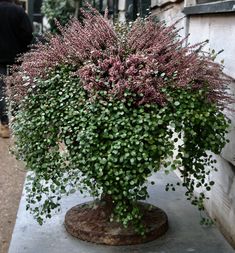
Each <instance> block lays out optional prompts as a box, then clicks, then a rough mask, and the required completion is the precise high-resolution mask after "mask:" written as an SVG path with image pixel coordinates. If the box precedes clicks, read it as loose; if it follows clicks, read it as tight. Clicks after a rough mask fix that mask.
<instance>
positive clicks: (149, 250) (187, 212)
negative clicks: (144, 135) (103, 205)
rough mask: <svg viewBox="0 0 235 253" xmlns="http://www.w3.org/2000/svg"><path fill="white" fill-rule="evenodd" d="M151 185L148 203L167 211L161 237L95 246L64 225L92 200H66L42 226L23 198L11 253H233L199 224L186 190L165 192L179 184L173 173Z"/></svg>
mask: <svg viewBox="0 0 235 253" xmlns="http://www.w3.org/2000/svg"><path fill="white" fill-rule="evenodd" d="M152 179H154V180H155V181H156V185H155V186H149V192H150V198H149V199H148V202H149V203H152V204H154V205H157V206H158V207H160V208H162V209H163V210H165V211H166V213H167V214H168V218H169V226H170V228H169V230H168V232H167V233H166V234H165V235H164V236H162V237H161V238H159V239H157V240H155V241H153V242H150V243H146V244H142V245H135V246H112V247H111V246H104V245H96V244H92V243H88V242H84V241H80V240H78V239H75V238H73V237H72V236H70V235H69V234H67V232H66V231H65V228H64V226H63V221H64V215H65V212H66V211H67V210H68V209H69V208H71V207H72V206H74V205H76V204H78V203H82V202H85V201H88V200H90V199H91V198H84V197H82V196H81V195H80V194H74V195H71V196H69V197H67V198H64V199H63V202H62V212H61V213H59V214H57V215H55V216H54V217H53V218H52V219H51V220H49V221H48V222H47V223H46V224H45V225H43V226H39V225H37V223H36V222H35V221H34V220H33V218H32V217H31V215H30V214H28V213H27V212H26V211H25V198H24V195H23V196H22V199H21V203H20V207H19V211H18V218H17V221H16V225H15V229H14V233H13V237H12V241H11V245H10V249H9V253H67V252H69V253H187V252H194V253H234V252H235V250H234V249H233V248H232V247H231V246H230V245H229V244H228V243H227V242H226V240H225V239H224V238H223V236H222V235H221V234H220V232H219V231H218V230H217V229H216V228H215V227H214V226H212V227H209V228H204V227H202V226H201V225H200V224H199V221H200V214H199V212H198V211H197V210H196V208H195V207H193V206H191V204H190V203H189V202H188V201H187V200H185V197H184V189H178V190H177V191H176V192H165V191H164V188H165V187H164V186H165V184H166V183H168V182H175V181H177V177H176V176H175V175H174V174H172V175H168V176H167V177H166V176H165V175H164V174H163V173H157V174H156V175H154V176H153V177H152V178H151V180H152Z"/></svg>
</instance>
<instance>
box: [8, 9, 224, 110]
mask: <svg viewBox="0 0 235 253" xmlns="http://www.w3.org/2000/svg"><path fill="white" fill-rule="evenodd" d="M82 13H83V15H84V21H83V23H81V22H79V21H78V20H76V19H72V20H71V21H70V23H69V24H68V25H67V26H66V27H65V28H63V27H61V26H60V25H59V24H58V28H59V30H60V32H61V35H47V38H46V40H47V41H48V42H47V43H46V44H42V43H39V44H38V45H36V46H35V48H34V49H32V50H31V51H30V52H28V53H26V54H25V55H23V56H22V57H21V58H20V59H19V61H21V62H22V64H21V66H18V67H16V68H15V69H14V70H13V75H12V77H10V78H8V81H7V82H8V84H9V87H10V89H11V90H13V92H12V93H13V97H12V98H13V99H17V100H20V99H21V97H24V96H25V95H26V94H27V89H26V86H27V87H28V86H29V85H25V83H24V82H23V81H22V80H21V75H22V73H26V74H27V76H28V78H29V81H27V84H30V85H32V86H35V85H36V83H35V80H36V79H45V80H46V78H47V76H48V73H49V72H50V71H52V70H53V69H55V68H56V67H57V66H59V65H63V64H68V65H72V66H74V73H71V74H72V75H77V76H79V77H80V79H81V82H80V83H79V84H78V85H82V86H83V87H84V89H85V90H86V91H87V92H88V94H90V96H91V97H92V96H93V95H96V93H97V91H100V90H105V91H107V99H108V97H113V96H116V97H117V98H119V99H122V98H123V96H124V93H125V91H126V90H128V91H131V92H133V93H134V94H136V97H135V100H136V104H138V105H141V104H146V103H157V104H159V105H160V106H163V105H164V104H165V103H166V102H167V98H166V97H165V95H164V94H163V93H162V88H163V87H166V86H172V87H174V88H177V89H188V88H190V89H192V90H197V89H201V88H203V87H204V88H205V87H206V89H207V90H208V92H207V98H208V100H209V101H211V102H216V103H217V104H218V105H223V104H226V103H227V101H228V100H229V98H228V96H227V95H226V94H225V89H226V85H227V83H228V81H229V80H228V79H226V78H225V77H223V75H222V67H221V66H220V65H219V64H217V63H215V62H214V61H213V59H212V58H211V57H210V56H209V55H206V54H203V53H202V51H201V48H202V47H203V45H204V43H199V44H197V45H194V46H189V45H186V46H184V44H185V38H184V39H181V38H180V37H179V36H178V34H177V30H176V28H175V27H174V26H170V27H167V26H166V25H165V24H164V23H161V22H158V23H156V22H155V21H153V20H152V19H151V18H149V19H147V20H145V21H143V20H141V19H138V20H137V21H136V22H134V24H133V25H132V27H131V28H130V29H128V28H123V27H124V26H121V25H119V26H117V27H118V29H115V27H113V26H112V25H111V24H110V23H109V21H108V20H107V19H105V18H103V17H102V16H101V15H100V14H99V13H98V12H97V11H96V10H94V9H92V8H90V9H89V10H88V11H83V12H82ZM120 31H121V32H120ZM12 87H14V88H12ZM30 90H31V89H30ZM15 94H17V96H15Z"/></svg>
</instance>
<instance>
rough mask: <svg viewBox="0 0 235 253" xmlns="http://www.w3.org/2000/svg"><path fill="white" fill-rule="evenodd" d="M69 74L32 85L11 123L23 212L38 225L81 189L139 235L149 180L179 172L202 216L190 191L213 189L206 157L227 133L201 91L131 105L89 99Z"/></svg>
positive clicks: (172, 92) (129, 97) (102, 96)
mask: <svg viewBox="0 0 235 253" xmlns="http://www.w3.org/2000/svg"><path fill="white" fill-rule="evenodd" d="M70 71H71V67H67V66H61V67H58V68H57V70H55V71H53V72H51V73H49V74H48V77H47V80H37V86H36V87H35V88H34V89H35V90H34V92H31V93H29V95H28V96H27V97H26V98H25V99H24V101H23V102H22V103H21V106H20V110H19V112H18V114H17V116H16V117H15V119H14V122H13V130H14V133H15V136H16V152H17V155H18V158H19V159H22V160H23V161H25V162H26V166H27V168H28V169H29V170H32V171H34V174H33V175H31V176H30V177H29V179H28V185H27V187H26V190H27V202H28V205H27V208H28V209H29V210H30V211H31V212H32V213H33V214H34V216H35V218H36V219H37V221H38V222H39V223H40V224H41V223H42V222H43V220H44V218H45V217H46V218H50V217H51V215H52V211H53V210H56V209H57V210H58V209H59V201H60V199H61V195H64V194H70V193H73V192H75V191H76V190H77V189H79V190H80V191H81V192H84V191H88V192H89V193H90V194H92V195H93V196H95V197H100V196H101V195H102V194H106V195H109V196H111V198H112V201H113V203H114V210H113V217H112V219H116V220H117V221H120V222H121V223H122V224H123V225H124V226H128V225H129V224H132V225H134V226H135V227H136V229H137V230H138V231H139V233H142V234H143V233H144V228H143V227H142V226H141V223H140V220H141V217H142V214H141V212H140V210H139V209H138V207H137V205H136V204H137V201H138V200H145V199H146V198H147V197H148V192H147V179H148V177H149V176H150V175H151V174H152V173H153V172H156V171H158V170H159V169H160V168H161V166H164V167H165V171H166V173H168V172H169V171H171V170H175V169H180V171H181V173H182V176H183V185H184V186H185V187H186V188H187V192H186V195H187V196H188V198H189V199H190V200H191V201H192V203H193V204H195V205H197V206H198V207H199V209H203V200H204V199H205V194H204V193H203V191H202V192H201V194H200V195H199V196H198V197H195V196H194V195H193V192H194V190H195V189H196V188H202V189H203V190H204V189H205V190H210V187H211V186H212V185H213V184H214V182H212V181H211V182H210V181H208V180H207V176H208V174H209V172H210V170H211V169H212V170H213V169H214V162H215V161H214V160H213V159H212V157H211V156H210V155H208V154H207V153H206V151H208V150H209V151H212V152H214V153H216V154H217V153H219V152H220V150H221V148H222V147H223V146H224V144H225V143H226V140H225V137H224V135H225V133H226V129H227V126H228V122H227V120H226V118H225V117H224V116H223V114H222V113H221V112H219V110H218V108H217V107H216V105H215V104H212V103H209V102H208V101H207V100H206V99H205V97H206V94H207V93H206V92H207V91H206V90H197V91H192V90H191V89H189V88H188V89H185V90H183V89H181V90H177V89H174V87H172V86H171V87H169V88H168V87H166V88H164V89H162V92H164V93H165V94H166V96H167V99H168V101H169V102H168V103H167V104H166V106H164V107H160V106H159V105H157V104H151V105H149V104H146V105H142V106H136V105H135V103H134V101H135V96H136V95H134V94H132V93H131V92H130V91H128V90H126V92H125V97H124V98H123V99H121V100H118V99H117V98H113V99H110V98H109V99H107V96H106V92H105V91H100V92H98V93H97V96H96V97H93V98H92V99H91V98H89V97H88V94H87V92H86V91H85V90H84V89H83V88H82V86H81V85H80V84H79V82H80V80H79V78H78V77H75V76H73V75H71V73H70ZM174 133H177V136H178V137H177V138H173V135H174ZM179 139H181V140H182V141H183V142H182V145H179V153H178V156H177V157H176V158H173V152H174V149H175V143H176V142H178V140H179ZM206 166H207V167H206ZM167 188H168V189H170V188H172V189H173V190H174V189H175V187H174V186H173V185H171V184H169V185H168V186H167Z"/></svg>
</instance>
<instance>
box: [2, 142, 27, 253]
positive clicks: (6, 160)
mask: <svg viewBox="0 0 235 253" xmlns="http://www.w3.org/2000/svg"><path fill="white" fill-rule="evenodd" d="M9 146H10V140H9V139H2V138H0V253H7V252H8V247H9V243H10V240H11V235H12V231H13V228H14V225H15V219H16V214H17V210H18V206H19V201H20V197H21V194H22V188H23V183H24V178H25V171H24V169H23V166H22V164H21V163H20V162H18V161H16V159H15V158H14V156H13V155H11V154H10V152H9Z"/></svg>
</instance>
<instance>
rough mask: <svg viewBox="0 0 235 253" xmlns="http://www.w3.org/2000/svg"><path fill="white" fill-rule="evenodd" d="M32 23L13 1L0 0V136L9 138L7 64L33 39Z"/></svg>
mask: <svg viewBox="0 0 235 253" xmlns="http://www.w3.org/2000/svg"><path fill="white" fill-rule="evenodd" d="M32 33H33V30H32V25H31V22H30V20H29V17H28V15H27V14H26V13H25V11H24V9H23V8H22V7H21V6H19V5H17V4H15V1H11V0H0V75H1V76H0V137H3V138H9V137H10V131H9V127H8V123H9V119H8V113H7V106H6V100H5V84H4V82H3V79H2V76H4V75H7V68H8V66H9V65H12V64H14V63H15V59H16V57H17V55H19V54H21V53H24V52H26V51H27V49H28V45H29V44H30V43H31V41H32V39H33V35H32Z"/></svg>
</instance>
